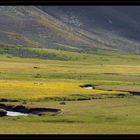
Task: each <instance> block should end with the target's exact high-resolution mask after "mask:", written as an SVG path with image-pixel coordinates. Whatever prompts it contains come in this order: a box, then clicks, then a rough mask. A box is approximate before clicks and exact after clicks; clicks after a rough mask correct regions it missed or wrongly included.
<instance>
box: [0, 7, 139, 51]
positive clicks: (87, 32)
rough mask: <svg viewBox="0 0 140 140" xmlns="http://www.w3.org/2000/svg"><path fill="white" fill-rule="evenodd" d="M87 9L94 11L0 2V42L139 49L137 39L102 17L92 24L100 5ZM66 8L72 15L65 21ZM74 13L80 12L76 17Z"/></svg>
mask: <svg viewBox="0 0 140 140" xmlns="http://www.w3.org/2000/svg"><path fill="white" fill-rule="evenodd" d="M60 9H61V10H60ZM87 9H88V10H89V11H90V9H92V10H95V11H97V12H96V13H95V14H93V13H92V14H90V12H87V13H86V14H83V12H85V11H83V9H82V7H81V8H78V11H75V10H73V7H67V10H66V7H62V6H60V7H59V8H58V7H53V6H43V7H42V6H41V7H35V6H0V44H10V45H11V44H12V45H22V46H30V47H44V48H53V49H62V50H75V51H79V50H94V48H99V49H100V48H102V49H111V50H112V49H114V50H121V51H127V52H133V53H139V50H140V44H139V41H138V40H134V38H129V37H127V36H125V35H119V34H117V33H116V32H115V28H113V29H114V30H113V31H110V30H109V28H108V27H106V26H105V24H104V23H102V21H101V22H97V23H96V24H93V23H94V22H93V19H94V17H95V18H96V17H97V13H98V12H99V10H100V8H99V7H96V8H95V7H87ZM88 10H87V11H88ZM104 11H106V9H105V10H104ZM112 11H114V10H112ZM67 12H68V13H69V12H72V15H73V14H74V16H73V18H72V19H70V20H69V19H68V21H67V22H66V21H65V20H64V19H67V18H65V17H66V16H67V17H69V15H68V14H67ZM78 13H81V16H80V19H79V16H78ZM101 13H102V12H101ZM107 13H110V11H109V12H105V13H104V14H103V13H102V14H99V15H100V16H99V18H98V19H103V17H104V15H107ZM124 13H125V12H124ZM124 15H125V14H124ZM76 16H77V17H76ZM91 16H93V19H92V18H91ZM60 17H61V18H60ZM70 17H71V16H70ZM117 17H118V16H117ZM117 17H116V19H117ZM124 17H125V16H124ZM114 18H115V17H114ZM87 19H88V20H87ZM120 19H121V18H120ZM122 19H123V18H122ZM99 23H100V24H99ZM101 23H102V24H101ZM110 23H111V21H110ZM103 25H104V27H103ZM117 30H118V29H117Z"/></svg>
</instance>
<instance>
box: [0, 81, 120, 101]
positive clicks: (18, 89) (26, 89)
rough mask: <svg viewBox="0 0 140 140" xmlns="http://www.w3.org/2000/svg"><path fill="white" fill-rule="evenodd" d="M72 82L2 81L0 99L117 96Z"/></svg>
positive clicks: (111, 92)
mask: <svg viewBox="0 0 140 140" xmlns="http://www.w3.org/2000/svg"><path fill="white" fill-rule="evenodd" d="M79 85H80V84H78V83H77V82H76V83H72V82H62V81H60V82H56V81H55V82H53V81H47V82H36V81H35V82H34V81H14V80H11V81H10V80H1V81H0V98H13V99H37V98H45V97H54V96H58V97H62V96H69V95H72V94H83V95H84V94H85V95H86V94H115V93H118V92H116V91H104V90H92V89H84V88H81V87H79Z"/></svg>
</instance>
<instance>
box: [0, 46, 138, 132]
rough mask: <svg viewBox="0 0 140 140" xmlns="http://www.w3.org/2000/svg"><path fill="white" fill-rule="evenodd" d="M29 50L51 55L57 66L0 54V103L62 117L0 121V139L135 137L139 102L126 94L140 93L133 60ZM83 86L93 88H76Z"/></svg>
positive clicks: (120, 56)
mask: <svg viewBox="0 0 140 140" xmlns="http://www.w3.org/2000/svg"><path fill="white" fill-rule="evenodd" d="M29 50H30V51H35V52H36V53H38V54H39V55H40V54H42V53H43V54H46V53H47V54H48V53H49V54H50V56H51V55H52V53H53V56H54V54H55V56H56V59H57V58H61V60H49V58H48V57H47V58H40V59H39V58H23V57H21V56H16V57H15V56H13V54H12V53H7V54H1V55H0V98H5V99H16V100H18V102H5V104H14V105H24V106H28V107H51V108H59V109H61V110H62V112H60V113H46V114H44V115H42V116H27V117H25V116H18V117H8V116H6V117H0V126H1V127H0V133H1V134H130V133H131V134H139V133H140V96H132V95H131V94H130V93H129V92H128V91H137V92H140V56H139V55H132V54H127V53H119V52H118V53H117V52H116V53H115V52H112V51H110V52H109V51H102V50H100V51H97V52H96V54H94V53H93V54H89V53H80V52H69V53H67V52H66V51H60V50H59V51H55V50H49V49H46V50H44V49H37V48H36V49H35V48H34V49H31V48H30V49H29ZM29 50H28V51H29ZM1 51H2V52H3V50H1ZM41 56H42V55H41ZM43 56H46V55H43ZM66 56H67V60H65V59H63V58H65V57H66ZM50 58H51V57H50ZM84 84H93V85H95V89H85V88H81V87H80V85H84ZM120 95H121V96H120ZM122 95H123V96H122ZM61 102H65V104H61Z"/></svg>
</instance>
